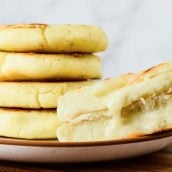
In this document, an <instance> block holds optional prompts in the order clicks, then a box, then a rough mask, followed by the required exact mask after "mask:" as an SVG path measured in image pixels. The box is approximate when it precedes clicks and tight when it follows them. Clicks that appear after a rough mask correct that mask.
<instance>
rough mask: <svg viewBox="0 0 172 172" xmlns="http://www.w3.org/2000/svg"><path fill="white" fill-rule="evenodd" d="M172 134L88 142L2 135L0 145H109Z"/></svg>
mask: <svg viewBox="0 0 172 172" xmlns="http://www.w3.org/2000/svg"><path fill="white" fill-rule="evenodd" d="M170 136H172V129H169V130H166V131H162V132H158V133H154V134H150V135H144V136H140V137H133V138H126V139H116V140H108V141H107V140H106V141H88V142H85V141H84V142H58V141H57V140H54V139H52V140H50V139H49V140H26V139H15V138H7V137H0V145H2V144H3V145H4V144H5V145H15V146H34V147H35V146H37V147H90V146H107V145H120V144H129V143H137V142H145V141H152V140H159V139H163V138H167V137H170Z"/></svg>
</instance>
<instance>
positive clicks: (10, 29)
mask: <svg viewBox="0 0 172 172" xmlns="http://www.w3.org/2000/svg"><path fill="white" fill-rule="evenodd" d="M107 45H108V41H107V37H106V35H105V33H104V32H103V31H102V30H101V29H100V28H99V27H96V26H88V25H46V24H20V25H4V26H3V25H2V26H0V50H1V51H10V52H11V51H12V52H46V53H48V52H51V53H59V52H61V53H64V52H65V53H71V52H81V53H94V52H99V51H104V50H105V49H106V48H107Z"/></svg>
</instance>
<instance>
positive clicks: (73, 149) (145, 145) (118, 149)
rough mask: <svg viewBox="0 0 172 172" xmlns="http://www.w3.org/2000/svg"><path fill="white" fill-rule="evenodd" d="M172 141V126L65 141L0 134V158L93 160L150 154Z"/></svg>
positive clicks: (51, 160)
mask: <svg viewBox="0 0 172 172" xmlns="http://www.w3.org/2000/svg"><path fill="white" fill-rule="evenodd" d="M171 144H172V130H168V131H165V132H160V133H157V134H152V135H147V136H142V137H137V138H130V139H120V140H110V141H97V142H63V143H59V142H58V141H56V140H22V139H11V138H4V137H0V159H1V160H8V161H21V162H42V163H43V162H46V163H67V162H93V161H105V160H116V159H122V158H129V157H134V156H139V155H144V154H148V153H151V152H155V151H158V150H160V149H163V148H165V147H166V146H169V145H171Z"/></svg>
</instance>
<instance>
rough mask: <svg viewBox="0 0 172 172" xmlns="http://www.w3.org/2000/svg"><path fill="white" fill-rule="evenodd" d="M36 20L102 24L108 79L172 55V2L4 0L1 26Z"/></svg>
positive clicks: (169, 58)
mask: <svg viewBox="0 0 172 172" xmlns="http://www.w3.org/2000/svg"><path fill="white" fill-rule="evenodd" d="M34 22H38V23H49V24H55V23H82V24H94V25H98V26H101V27H102V28H103V29H104V30H105V31H106V32H107V35H108V38H109V42H110V45H109V48H108V50H107V51H106V52H104V53H101V54H100V55H101V57H102V59H103V62H104V77H112V76H115V75H118V74H120V73H126V72H135V71H138V70H141V69H145V68H147V67H150V66H152V65H155V64H157V63H160V62H163V61H170V60H171V59H172V0H0V24H12V23H34Z"/></svg>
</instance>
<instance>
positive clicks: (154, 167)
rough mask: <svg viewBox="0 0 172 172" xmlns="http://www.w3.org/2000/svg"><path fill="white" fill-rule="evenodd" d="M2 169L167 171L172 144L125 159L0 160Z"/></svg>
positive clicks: (171, 169)
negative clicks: (80, 161) (91, 161)
mask: <svg viewBox="0 0 172 172" xmlns="http://www.w3.org/2000/svg"><path fill="white" fill-rule="evenodd" d="M0 171H2V172H3V171H17V172H25V171H27V172H28V171H49V172H54V171H84V172H86V171H96V172H103V171H105V172H106V171H107V172H111V171H126V172H130V171H131V172H133V171H139V172H146V171H158V172H159V171H163V172H164V171H167V172H172V146H170V147H168V148H165V149H163V150H161V151H159V152H155V153H152V154H148V155H145V156H141V157H135V158H130V159H123V160H114V161H107V162H97V163H80V164H79V163H78V164H31V163H19V162H8V161H0Z"/></svg>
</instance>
